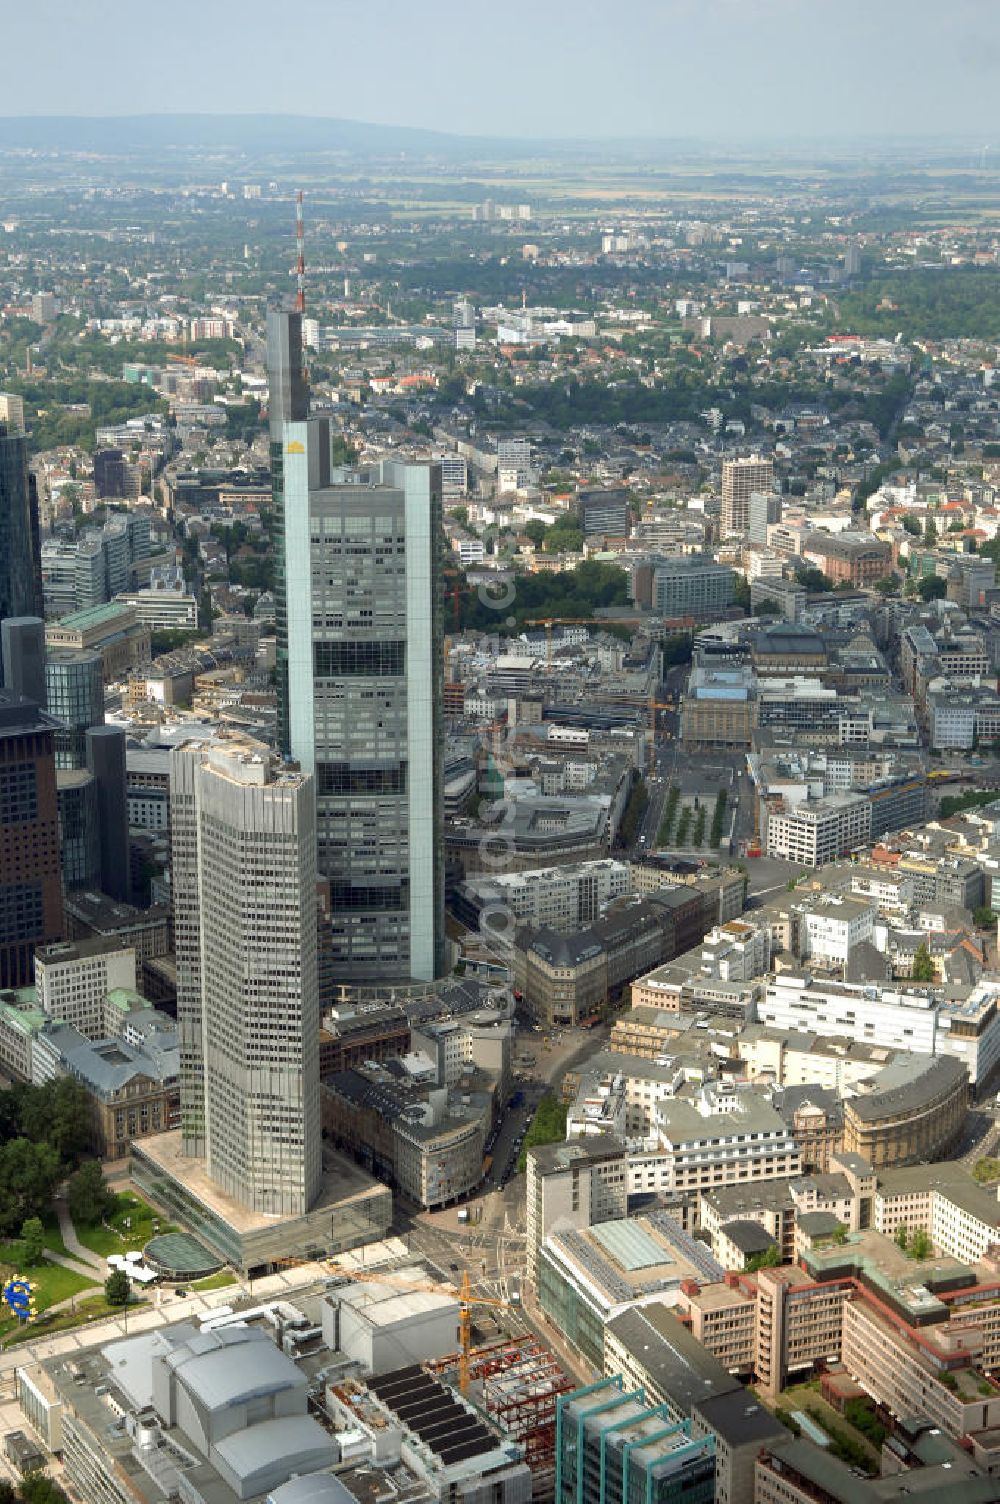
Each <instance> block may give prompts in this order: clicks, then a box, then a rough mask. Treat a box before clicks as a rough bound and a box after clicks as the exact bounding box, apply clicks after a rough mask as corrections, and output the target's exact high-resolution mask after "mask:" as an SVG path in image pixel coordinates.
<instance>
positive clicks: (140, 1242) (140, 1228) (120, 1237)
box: [76, 1191, 175, 1258]
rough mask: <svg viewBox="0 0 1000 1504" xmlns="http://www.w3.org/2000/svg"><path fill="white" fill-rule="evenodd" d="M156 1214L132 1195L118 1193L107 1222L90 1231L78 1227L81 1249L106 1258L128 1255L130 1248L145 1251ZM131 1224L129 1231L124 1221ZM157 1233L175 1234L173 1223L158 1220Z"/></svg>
mask: <svg viewBox="0 0 1000 1504" xmlns="http://www.w3.org/2000/svg"><path fill="white" fill-rule="evenodd" d="M155 1216H156V1213H155V1212H154V1211H153V1209H152V1208H151V1207H150V1206H148V1205H147V1203H146V1202H145V1201H142V1200H141V1199H140V1198H139V1197H138V1196H135V1195H133V1194H132V1192H131V1191H119V1192H118V1193H117V1194H116V1196H115V1210H114V1211H113V1212H112V1213H111V1216H110V1217H109V1218H108V1219H107V1222H106V1223H104V1222H102V1223H99V1224H97V1225H96V1226H91V1227H77V1229H76V1235H77V1237H78V1238H79V1239H80V1242H81V1243H82V1244H83V1246H84V1248H89V1249H90V1251H91V1253H98V1254H100V1255H101V1257H102V1258H107V1257H108V1255H109V1254H111V1253H128V1251H129V1250H130V1249H132V1248H140V1249H141V1248H145V1246H146V1244H147V1243H148V1242H149V1240H150V1238H151V1237H153V1218H154V1217H155ZM126 1218H129V1219H130V1220H131V1223H132V1225H131V1227H126V1226H125V1220H126ZM156 1231H157V1232H173V1231H175V1229H174V1226H173V1224H172V1223H170V1222H167V1221H165V1220H164V1219H163V1218H160V1219H159V1226H158V1227H157V1229H156Z"/></svg>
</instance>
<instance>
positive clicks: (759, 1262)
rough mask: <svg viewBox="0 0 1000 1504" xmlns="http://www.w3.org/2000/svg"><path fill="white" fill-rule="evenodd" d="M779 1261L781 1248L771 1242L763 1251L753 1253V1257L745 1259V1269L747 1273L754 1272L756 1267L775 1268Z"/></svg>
mask: <svg viewBox="0 0 1000 1504" xmlns="http://www.w3.org/2000/svg"><path fill="white" fill-rule="evenodd" d="M780 1263H781V1250H780V1249H779V1247H778V1245H777V1243H772V1244H771V1246H770V1248H766V1249H765V1250H764V1252H763V1253H755V1254H754V1256H753V1258H750V1259H747V1261H746V1270H747V1273H748V1274H756V1273H757V1270H758V1269H777V1267H778V1265H779V1264H780Z"/></svg>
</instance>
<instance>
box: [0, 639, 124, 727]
mask: <svg viewBox="0 0 1000 1504" xmlns="http://www.w3.org/2000/svg"><path fill="white" fill-rule="evenodd" d="M0 663H2V664H3V680H2V683H3V687H4V689H12V690H13V691H14V692H15V694H19V695H24V697H25V699H28V700H34V702H35V704H36V705H37V706H39V708H40V709H42V710H45V709H46V708H47V706H48V695H47V691H46V687H45V622H44V621H43V620H42V618H41V617H40V616H8V617H7V618H6V620H4V621H0ZM102 704H103V691H102Z"/></svg>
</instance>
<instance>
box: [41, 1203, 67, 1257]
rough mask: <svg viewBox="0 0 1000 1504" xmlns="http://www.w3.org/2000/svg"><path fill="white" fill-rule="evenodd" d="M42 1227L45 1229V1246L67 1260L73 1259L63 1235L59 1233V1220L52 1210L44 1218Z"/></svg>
mask: <svg viewBox="0 0 1000 1504" xmlns="http://www.w3.org/2000/svg"><path fill="white" fill-rule="evenodd" d="M42 1226H43V1227H44V1228H45V1246H46V1248H48V1249H50V1250H51V1251H52V1252H53V1253H61V1254H63V1255H64V1257H66V1258H72V1254H71V1253H70V1251H69V1249H68V1248H67V1247H66V1244H65V1243H64V1242H63V1235H62V1233H61V1232H60V1231H59V1218H58V1217H57V1216H56V1214H55V1212H54V1211H52V1210H51V1209H50V1210H49V1211H47V1212H46V1213H45V1216H44V1217H43V1218H42Z"/></svg>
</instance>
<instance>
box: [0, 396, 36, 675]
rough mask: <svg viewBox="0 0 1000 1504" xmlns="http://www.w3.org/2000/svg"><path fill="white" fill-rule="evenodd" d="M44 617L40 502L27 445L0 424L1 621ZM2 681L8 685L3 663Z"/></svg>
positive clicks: (0, 664) (22, 438)
mask: <svg viewBox="0 0 1000 1504" xmlns="http://www.w3.org/2000/svg"><path fill="white" fill-rule="evenodd" d="M41 615H42V600H41V593H40V565H39V562H38V501H37V497H36V494H35V490H34V485H33V478H32V477H31V476H29V474H28V441H27V439H26V438H25V437H24V435H23V434H21V433H17V432H15V431H14V429H13V428H12V427H11V426H9V425H8V424H7V423H0V621H3V620H4V619H5V618H6V617H8V616H41ZM0 653H2V644H0ZM0 680H2V682H4V683H6V677H5V673H4V669H3V663H2V662H0Z"/></svg>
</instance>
